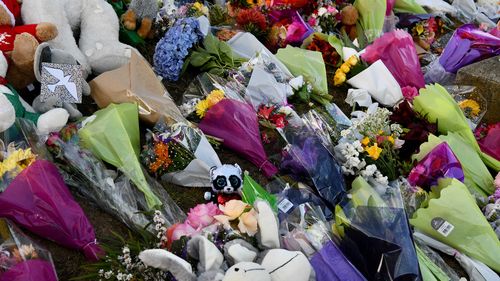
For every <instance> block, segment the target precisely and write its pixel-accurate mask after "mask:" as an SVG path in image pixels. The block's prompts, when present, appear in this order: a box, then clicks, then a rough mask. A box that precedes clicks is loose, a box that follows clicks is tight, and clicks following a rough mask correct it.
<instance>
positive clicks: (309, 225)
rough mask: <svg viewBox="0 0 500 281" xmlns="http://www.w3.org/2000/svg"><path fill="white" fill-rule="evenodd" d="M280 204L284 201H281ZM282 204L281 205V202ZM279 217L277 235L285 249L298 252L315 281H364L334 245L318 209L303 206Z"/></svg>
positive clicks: (313, 206) (314, 206)
mask: <svg viewBox="0 0 500 281" xmlns="http://www.w3.org/2000/svg"><path fill="white" fill-rule="evenodd" d="M281 200H288V199H286V198H282V199H281ZM282 202H283V201H282ZM286 205H288V206H293V207H291V208H289V210H288V211H287V212H286V213H285V212H282V211H281V210H280V211H281V212H280V213H281V214H282V217H283V219H282V220H281V221H280V228H281V230H280V232H281V233H282V234H281V235H282V241H283V246H284V248H285V249H287V250H289V251H301V252H302V253H304V254H305V255H306V256H307V257H309V261H310V263H311V265H312V267H313V268H314V271H315V273H316V280H320V281H327V280H328V281H330V280H339V281H340V280H366V279H365V278H364V277H363V275H362V274H361V273H360V272H359V271H358V270H357V269H356V268H355V267H354V266H353V265H352V264H351V263H350V262H349V260H348V259H347V258H346V257H345V256H344V254H343V253H342V251H341V250H340V249H339V248H338V246H337V245H336V244H335V242H334V239H333V235H332V233H331V232H332V231H331V225H330V223H329V222H328V221H327V220H326V218H325V217H324V216H323V212H322V210H321V207H320V206H317V205H314V204H313V203H303V204H300V205H297V206H296V205H293V204H292V205H290V204H286ZM282 206H283V207H285V204H282Z"/></svg>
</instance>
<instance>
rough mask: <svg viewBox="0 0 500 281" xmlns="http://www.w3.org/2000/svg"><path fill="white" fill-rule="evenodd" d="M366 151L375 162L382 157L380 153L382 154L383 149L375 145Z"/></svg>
mask: <svg viewBox="0 0 500 281" xmlns="http://www.w3.org/2000/svg"><path fill="white" fill-rule="evenodd" d="M365 151H366V152H367V153H368V155H369V156H370V158H372V159H373V160H377V159H378V158H379V157H380V153H382V148H380V147H378V145H377V144H374V145H372V146H370V147H367V148H365Z"/></svg>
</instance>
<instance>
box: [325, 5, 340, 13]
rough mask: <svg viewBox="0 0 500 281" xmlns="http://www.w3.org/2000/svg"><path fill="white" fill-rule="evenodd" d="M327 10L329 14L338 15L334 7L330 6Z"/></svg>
mask: <svg viewBox="0 0 500 281" xmlns="http://www.w3.org/2000/svg"><path fill="white" fill-rule="evenodd" d="M326 10H327V11H328V13H329V14H336V13H338V10H337V9H336V8H335V7H334V6H328V7H327V8H326Z"/></svg>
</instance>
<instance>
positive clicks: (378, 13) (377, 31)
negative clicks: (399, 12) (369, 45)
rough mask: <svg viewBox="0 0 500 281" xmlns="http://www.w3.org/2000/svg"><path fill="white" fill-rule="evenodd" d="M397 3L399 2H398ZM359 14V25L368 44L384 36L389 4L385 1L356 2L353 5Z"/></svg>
mask: <svg viewBox="0 0 500 281" xmlns="http://www.w3.org/2000/svg"><path fill="white" fill-rule="evenodd" d="M396 2H397V1H396ZM353 6H354V7H355V8H356V9H357V10H358V13H359V17H360V18H359V23H360V24H361V27H362V28H363V31H364V33H365V36H366V38H367V40H368V42H373V40H375V38H377V37H379V36H380V35H381V34H382V28H383V26H384V19H385V13H386V9H387V3H386V1H384V0H376V1H369V0H356V1H354V5H353Z"/></svg>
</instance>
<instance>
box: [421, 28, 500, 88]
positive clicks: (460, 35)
mask: <svg viewBox="0 0 500 281" xmlns="http://www.w3.org/2000/svg"><path fill="white" fill-rule="evenodd" d="M499 54H500V38H498V37H496V36H495V35H492V34H490V33H486V32H484V31H482V30H480V29H478V28H476V27H475V25H473V24H465V25H462V26H461V27H459V28H458V29H456V30H455V32H454V33H453V36H452V37H451V39H450V41H448V44H447V45H446V47H445V48H444V50H443V53H442V54H441V56H440V57H439V59H437V60H435V61H433V62H432V64H431V65H430V66H429V69H428V70H427V72H426V73H425V81H426V82H427V83H449V82H451V81H453V79H454V77H455V76H454V75H455V74H456V73H457V71H458V70H459V69H460V68H462V67H464V66H467V65H469V64H472V63H474V62H477V61H480V60H483V59H486V58H490V57H494V56H497V55H499Z"/></svg>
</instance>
